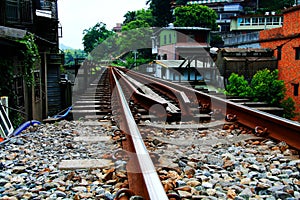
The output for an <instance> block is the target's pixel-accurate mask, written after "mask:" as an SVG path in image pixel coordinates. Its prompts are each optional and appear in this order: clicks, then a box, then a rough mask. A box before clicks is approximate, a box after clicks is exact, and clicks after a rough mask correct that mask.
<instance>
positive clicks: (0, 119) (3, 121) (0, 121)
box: [0, 101, 14, 138]
mask: <svg viewBox="0 0 300 200" xmlns="http://www.w3.org/2000/svg"><path fill="white" fill-rule="evenodd" d="M13 131H14V128H13V126H12V124H11V122H10V120H9V118H8V116H7V113H6V112H5V109H4V106H3V105H2V102H1V101H0V137H2V138H6V137H7V136H8V135H10V134H12V133H13Z"/></svg>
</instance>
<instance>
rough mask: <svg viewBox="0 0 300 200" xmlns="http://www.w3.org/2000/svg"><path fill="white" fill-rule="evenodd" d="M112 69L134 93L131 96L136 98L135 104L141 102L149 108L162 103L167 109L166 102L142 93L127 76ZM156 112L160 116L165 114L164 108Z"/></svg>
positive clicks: (130, 91) (131, 92)
mask: <svg viewBox="0 0 300 200" xmlns="http://www.w3.org/2000/svg"><path fill="white" fill-rule="evenodd" d="M112 70H113V71H114V73H115V75H116V76H117V77H118V78H119V82H120V83H121V85H122V86H124V87H126V89H127V90H128V92H129V93H130V94H131V95H132V96H131V98H132V99H133V100H134V103H135V104H140V105H141V106H142V107H144V108H145V109H147V110H148V109H150V108H151V106H153V105H161V106H162V107H163V108H165V109H166V107H167V106H168V104H167V103H166V102H162V101H159V100H157V99H153V98H150V97H149V96H147V95H145V94H143V93H141V92H140V91H138V89H137V88H136V87H134V86H133V85H132V84H131V83H130V82H129V81H128V80H127V79H126V78H124V77H123V76H122V74H120V72H119V71H117V70H115V68H112ZM156 114H157V115H158V116H160V115H163V114H164V112H163V111H162V110H158V111H157V113H156Z"/></svg>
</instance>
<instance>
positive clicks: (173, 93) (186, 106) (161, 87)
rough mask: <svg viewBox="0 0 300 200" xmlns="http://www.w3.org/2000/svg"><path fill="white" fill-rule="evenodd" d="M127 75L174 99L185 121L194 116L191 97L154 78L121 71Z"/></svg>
mask: <svg viewBox="0 0 300 200" xmlns="http://www.w3.org/2000/svg"><path fill="white" fill-rule="evenodd" d="M121 70H123V71H124V72H125V73H126V74H130V75H131V76H134V79H136V80H139V81H140V82H141V83H144V84H149V85H152V86H154V87H155V89H157V90H158V91H160V92H161V93H162V94H164V95H166V96H168V97H169V98H171V99H173V100H174V101H176V102H177V103H178V104H179V107H180V110H181V114H182V116H183V117H184V118H185V119H189V118H191V117H192V116H193V114H192V112H191V110H190V105H191V101H190V97H189V96H188V95H186V94H185V93H184V92H182V91H180V90H178V89H176V88H174V87H170V86H168V85H166V84H162V83H161V82H160V81H158V80H154V79H153V78H150V77H146V76H143V75H141V74H139V73H134V72H133V71H130V70H126V69H121Z"/></svg>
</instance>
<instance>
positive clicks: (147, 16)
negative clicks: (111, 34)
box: [122, 9, 154, 30]
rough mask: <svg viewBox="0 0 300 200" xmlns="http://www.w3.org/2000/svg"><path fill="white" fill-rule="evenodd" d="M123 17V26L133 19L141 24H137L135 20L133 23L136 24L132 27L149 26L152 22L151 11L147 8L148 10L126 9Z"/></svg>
mask: <svg viewBox="0 0 300 200" xmlns="http://www.w3.org/2000/svg"><path fill="white" fill-rule="evenodd" d="M124 17H125V20H124V22H123V27H124V26H128V24H129V23H131V22H133V21H138V23H140V24H141V26H138V23H137V22H136V23H135V24H136V26H135V27H134V28H142V27H149V26H152V25H153V24H154V19H153V16H152V11H151V10H149V9H148V10H145V9H142V10H137V11H128V12H127V13H126V14H125V15H124ZM145 24H146V25H145ZM123 27H122V28H123ZM130 29H133V28H130ZM126 30H128V29H126Z"/></svg>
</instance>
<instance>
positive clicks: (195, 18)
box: [174, 4, 218, 30]
mask: <svg viewBox="0 0 300 200" xmlns="http://www.w3.org/2000/svg"><path fill="white" fill-rule="evenodd" d="M174 15H175V18H176V20H175V22H174V26H186V27H194V26H196V27H204V28H211V29H213V30H215V29H216V28H217V24H216V20H217V17H218V15H217V13H216V12H215V11H214V10H213V9H211V8H209V7H207V6H203V5H199V4H192V5H188V6H180V7H177V8H175V11H174Z"/></svg>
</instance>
